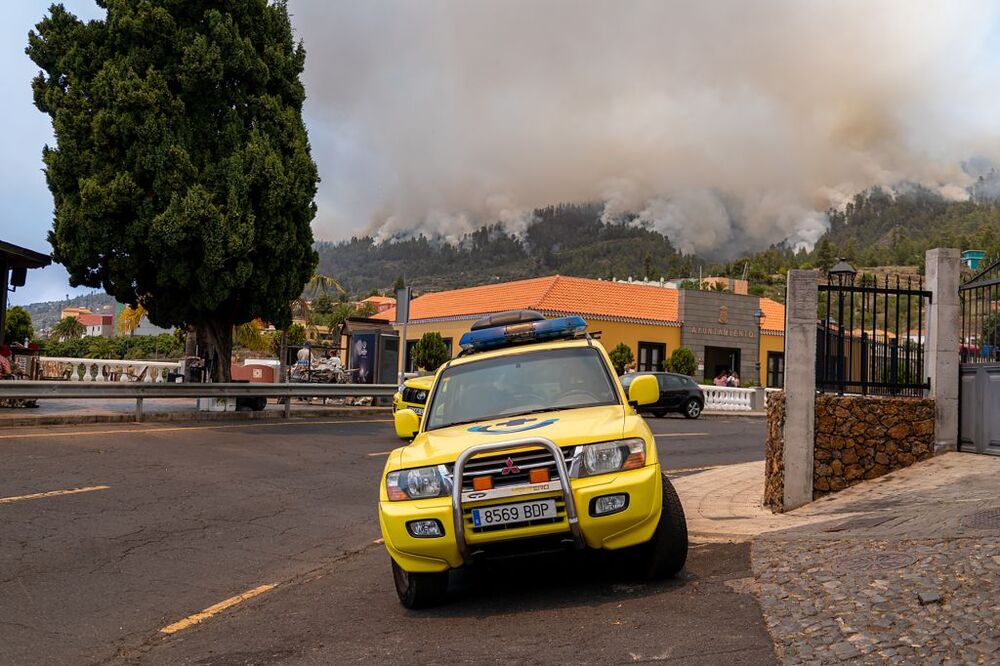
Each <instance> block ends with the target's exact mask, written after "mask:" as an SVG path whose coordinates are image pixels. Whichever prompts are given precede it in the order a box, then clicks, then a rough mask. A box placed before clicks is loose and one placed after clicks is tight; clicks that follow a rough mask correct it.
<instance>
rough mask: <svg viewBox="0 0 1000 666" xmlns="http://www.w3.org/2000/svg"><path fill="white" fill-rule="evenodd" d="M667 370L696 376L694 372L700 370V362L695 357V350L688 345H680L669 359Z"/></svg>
mask: <svg viewBox="0 0 1000 666" xmlns="http://www.w3.org/2000/svg"><path fill="white" fill-rule="evenodd" d="M667 370H669V371H670V372H676V373H677V374H679V375H687V376H688V377H694V373H695V372H696V371H697V370H698V363H697V361H696V360H695V358H694V352H692V351H691V350H690V349H688V348H687V347H678V348H677V349H675V350H674V352H673V353H672V354H671V355H670V360H668V361H667Z"/></svg>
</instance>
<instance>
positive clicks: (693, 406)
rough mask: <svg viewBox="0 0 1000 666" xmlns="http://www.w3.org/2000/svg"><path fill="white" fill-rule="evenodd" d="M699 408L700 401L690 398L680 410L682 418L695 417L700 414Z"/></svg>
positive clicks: (700, 408)
mask: <svg viewBox="0 0 1000 666" xmlns="http://www.w3.org/2000/svg"><path fill="white" fill-rule="evenodd" d="M701 410H702V407H701V403H700V402H698V401H697V400H695V399H694V398H691V399H690V400H688V401H687V402H685V403H684V408H683V409H682V410H681V413H682V414H684V418H686V419H696V418H698V417H699V416H701Z"/></svg>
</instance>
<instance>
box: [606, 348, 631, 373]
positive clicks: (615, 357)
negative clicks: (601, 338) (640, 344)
mask: <svg viewBox="0 0 1000 666" xmlns="http://www.w3.org/2000/svg"><path fill="white" fill-rule="evenodd" d="M608 356H609V357H611V365H613V366H615V372H617V373H618V374H619V375H621V374H624V373H625V366H626V365H628V364H629V363H632V362H633V361H635V356H633V355H632V350H631V349H630V348H629V346H628V345H626V344H625V343H624V342H619V343H618V346H616V347H615V348H614V349H612V350H611V352H610V353H609V354H608Z"/></svg>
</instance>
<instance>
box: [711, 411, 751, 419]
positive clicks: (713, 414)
mask: <svg viewBox="0 0 1000 666" xmlns="http://www.w3.org/2000/svg"><path fill="white" fill-rule="evenodd" d="M701 415H702V416H709V417H712V418H718V417H720V416H736V417H740V418H744V417H750V418H755V419H761V418H767V412H721V411H711V412H708V411H705V412H702V413H701Z"/></svg>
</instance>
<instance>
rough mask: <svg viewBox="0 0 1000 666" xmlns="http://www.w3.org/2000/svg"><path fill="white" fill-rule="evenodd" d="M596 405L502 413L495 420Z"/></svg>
mask: <svg viewBox="0 0 1000 666" xmlns="http://www.w3.org/2000/svg"><path fill="white" fill-rule="evenodd" d="M593 406H594V405H564V406H562V407H540V408H538V409H529V410H527V411H523V412H502V413H500V414H497V415H496V417H495V418H498V419H499V418H506V417H508V416H527V415H528V414H541V413H543V412H562V411H565V410H567V409H580V408H581V407H593Z"/></svg>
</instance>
